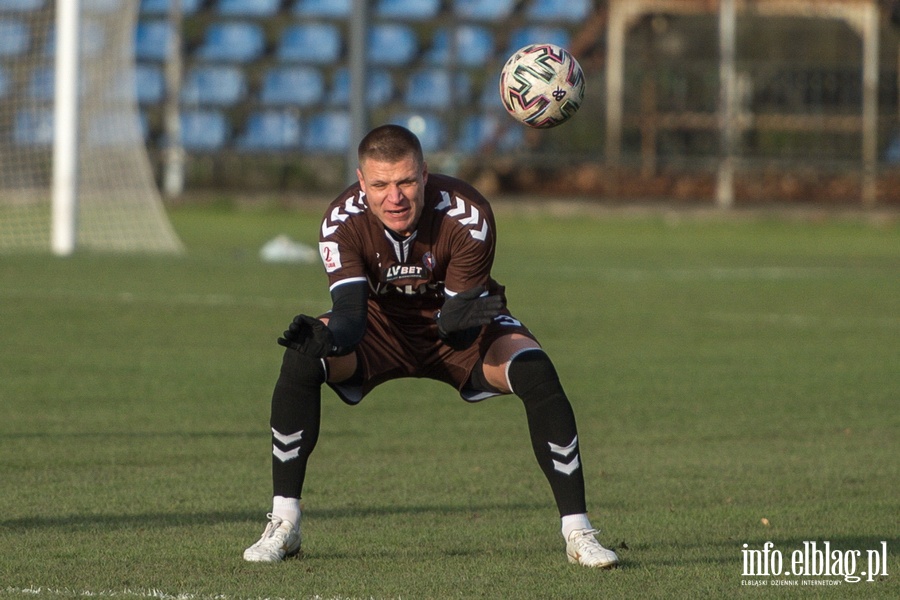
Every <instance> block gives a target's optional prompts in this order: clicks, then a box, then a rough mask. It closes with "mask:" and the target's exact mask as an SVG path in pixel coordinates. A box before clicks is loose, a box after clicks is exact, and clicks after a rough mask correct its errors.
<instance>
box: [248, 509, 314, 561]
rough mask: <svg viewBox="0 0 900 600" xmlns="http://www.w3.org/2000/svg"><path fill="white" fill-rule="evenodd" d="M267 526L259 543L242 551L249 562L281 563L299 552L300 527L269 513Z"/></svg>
mask: <svg viewBox="0 0 900 600" xmlns="http://www.w3.org/2000/svg"><path fill="white" fill-rule="evenodd" d="M266 516H267V517H268V518H269V524H268V525H266V530H265V531H263V534H262V537H260V538H259V541H258V542H256V543H255V544H253V545H252V546H250V547H249V548H247V549H246V550H244V560H246V561H249V562H270V563H274V562H281V561H283V560H284V559H285V558H287V557H289V556H294V555H295V554H297V553H298V552H300V538H301V536H300V526H299V525H294V524H293V523H291V522H290V521H285V520H284V519H281V518H279V517H276V516H275V515H273V514H271V513H269V514H268V515H266Z"/></svg>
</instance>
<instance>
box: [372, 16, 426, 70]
mask: <svg viewBox="0 0 900 600" xmlns="http://www.w3.org/2000/svg"><path fill="white" fill-rule="evenodd" d="M366 48H367V56H368V58H369V63H371V64H373V65H386V66H394V67H397V66H403V65H408V64H409V63H410V62H412V60H413V59H414V58H415V57H416V54H418V52H419V41H418V39H417V37H416V33H415V31H413V30H412V28H410V27H408V26H406V25H401V24H398V23H380V24H377V25H374V26H372V27H370V28H369V31H368V35H367V36H366Z"/></svg>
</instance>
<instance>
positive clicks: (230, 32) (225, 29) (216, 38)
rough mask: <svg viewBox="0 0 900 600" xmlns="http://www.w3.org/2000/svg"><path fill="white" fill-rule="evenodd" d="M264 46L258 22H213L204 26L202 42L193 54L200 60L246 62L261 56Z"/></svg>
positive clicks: (263, 37)
mask: <svg viewBox="0 0 900 600" xmlns="http://www.w3.org/2000/svg"><path fill="white" fill-rule="evenodd" d="M265 48H266V42H265V34H264V33H263V28H262V26H261V25H259V24H258V23H248V22H246V21H231V22H227V23H213V24H212V25H210V26H209V27H207V28H206V32H205V33H204V37H203V43H202V44H201V45H200V46H199V47H198V48H197V50H196V51H195V52H194V56H195V57H196V58H198V59H200V60H208V61H221V62H235V63H248V62H252V61H254V60H256V59H258V58H259V57H261V56H262V54H263V51H264V50H265Z"/></svg>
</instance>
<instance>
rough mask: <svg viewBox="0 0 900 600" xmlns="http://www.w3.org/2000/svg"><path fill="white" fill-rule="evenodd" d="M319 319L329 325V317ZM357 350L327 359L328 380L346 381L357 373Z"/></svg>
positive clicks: (334, 381) (333, 381) (335, 381)
mask: <svg viewBox="0 0 900 600" xmlns="http://www.w3.org/2000/svg"><path fill="white" fill-rule="evenodd" d="M319 320H320V321H322V322H323V323H325V324H326V325H328V317H319ZM356 361H357V358H356V352H351V353H350V354H347V355H344V356H329V357H328V358H326V359H325V362H327V363H328V381H329V382H330V383H339V382H341V381H346V380H347V379H349V378H350V377H351V376H352V375H353V374H354V373H356Z"/></svg>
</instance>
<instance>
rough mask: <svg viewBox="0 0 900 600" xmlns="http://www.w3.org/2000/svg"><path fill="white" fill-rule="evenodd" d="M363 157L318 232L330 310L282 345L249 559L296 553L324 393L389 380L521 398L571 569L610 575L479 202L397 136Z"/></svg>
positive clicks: (560, 411)
mask: <svg viewBox="0 0 900 600" xmlns="http://www.w3.org/2000/svg"><path fill="white" fill-rule="evenodd" d="M358 156H359V168H358V169H357V171H356V173H357V178H358V180H359V181H358V182H357V183H355V184H353V185H351V186H350V187H348V188H347V189H346V190H344V191H343V192H342V193H341V194H340V195H339V196H338V197H337V198H336V199H335V200H334V201H333V202H332V203H331V204H330V205H329V206H328V209H327V210H326V212H325V217H324V220H323V221H322V226H321V230H320V238H319V239H320V241H319V250H320V254H321V257H322V262H323V263H324V266H325V271H326V272H327V274H328V280H329V286H330V287H329V289H330V292H331V299H332V308H331V310H330V311H329V312H328V313H326V314H325V315H323V316H321V317H318V318H315V317H311V316H307V315H298V316H297V317H296V318H295V319H294V321H293V322H292V323H291V325H290V326H289V328H288V330H287V331H285V332H284V336H283V337H282V338H279V340H278V342H279V343H280V344H281V345H283V346H285V347H286V348H287V350H286V351H285V353H284V358H283V362H282V366H281V372H280V375H279V377H278V381H277V383H276V385H275V390H274V393H273V395H272V412H271V420H270V424H271V427H272V479H273V488H274V489H273V501H272V512H271V513H270V514H269V523H268V525H267V527H266V529H265V531H264V532H263V535H262V537H261V538H260V539H259V541H257V542H256V543H255V544H253V545H252V546H250V547H249V548H247V549H246V550H245V552H244V559H245V560H248V561H253V562H278V561H281V560H283V559H284V558H286V557H288V556H291V555H294V554H296V553H298V552H299V551H300V543H301V534H300V518H301V514H300V496H301V492H302V489H303V481H304V478H305V475H306V465H307V460H308V458H309V456H310V453H311V452H312V451H313V449H314V448H315V445H316V441H317V439H318V435H319V424H320V415H321V386H322V384H323V383H327V384H328V385H329V386H330V387H331V388H332V389H333V390H334V391H335V392H336V393H337V394H338V396H340V398H341V399H342V400H343V401H344V402H346V403H348V404H351V405H353V404H357V403H359V402H360V401H361V400H362V399H363V397H364V396H365V395H366V394H367V393H369V392H370V391H371V390H372V389H373V388H375V386H377V385H379V384H381V383H384V382H385V381H389V380H391V379H396V378H399V377H427V378H431V379H436V380H438V381H443V382H445V383H447V384H449V385H452V386H454V387H455V388H457V390H458V391H459V394H460V395H461V396H462V398H464V399H465V400H468V401H470V402H475V401H478V400H483V399H485V398H488V397H491V396H496V395H501V394H511V393H512V394H516V395H517V396H519V398H521V400H522V402H523V404H524V406H525V413H526V417H527V421H528V429H529V432H530V436H531V443H532V447H533V449H534V453H535V456H536V457H537V461H538V464H539V465H540V467H541V469H542V471H543V473H544V475H545V476H546V478H547V480H548V482H549V483H550V488H551V490H552V492H553V496H554V498H555V500H556V504H557V508H558V509H559V514H560V517H561V520H562V534H563V537H564V538H565V541H566V554H567V556H568V559H569V561H570V562H573V563H579V564H581V565H584V566H587V567H598V568H614V567H616V566H617V565H618V562H619V561H618V557H617V556H616V554H615V553H614V552H613V551H612V550H609V549H606V548H604V547H603V546H601V545H600V543H599V542H598V541H597V539H596V537H595V535H596V534H597V533H598V532H597V530H595V529H594V528H593V527H592V525H591V523H590V521H589V520H588V517H587V507H586V504H585V491H584V476H583V472H582V466H581V458H580V452H579V447H578V432H577V429H576V424H575V415H574V413H573V411H572V407H571V404H570V403H569V400H568V398H567V397H566V394H565V392H564V391H563V388H562V385H561V384H560V381H559V378H558V376H557V373H556V370H555V368H554V367H553V364H552V363H551V361H550V359H549V357H548V356H547V354H546V353H545V352H544V351H543V350H542V349H541V347H540V345H539V344H538V342H537V340H536V339H535V337H534V335H533V334H532V333H531V332H530V331H529V330H528V329H527V328H526V327H525V326H524V325H523V324H522V323H521V322H520V321H518V320H517V319H515V318H514V317H513V316H512V315H511V314H510V312H509V310H508V309H507V308H506V298H505V295H504V288H503V286H502V285H500V284H498V283H497V282H496V281H494V280H493V279H492V278H491V267H492V265H493V261H494V251H495V243H496V228H495V226H494V217H493V213H492V211H491V207H490V205H489V204H488V202H487V200H485V198H484V197H483V196H482V195H481V194H480V193H479V192H478V191H477V190H476V189H475V188H473V187H472V186H470V185H468V184H467V183H465V182H463V181H461V180H459V179H456V178H453V177H448V176H446V175H439V174H433V173H429V172H428V166H427V164H426V162H425V159H424V156H423V154H422V147H421V145H420V143H419V140H418V138H417V137H416V136H415V135H414V134H413V133H412V132H410V131H409V130H407V129H405V128H403V127H400V126H398V125H383V126H381V127H377V128H375V129H373V130H372V131H370V132H369V133H368V134H367V135H366V136H365V137H364V138H363V140H362V141H361V142H360V144H359V152H358Z"/></svg>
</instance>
